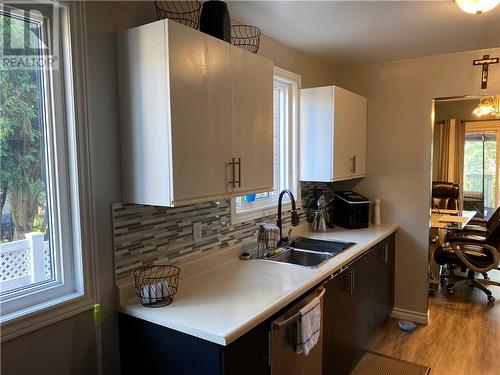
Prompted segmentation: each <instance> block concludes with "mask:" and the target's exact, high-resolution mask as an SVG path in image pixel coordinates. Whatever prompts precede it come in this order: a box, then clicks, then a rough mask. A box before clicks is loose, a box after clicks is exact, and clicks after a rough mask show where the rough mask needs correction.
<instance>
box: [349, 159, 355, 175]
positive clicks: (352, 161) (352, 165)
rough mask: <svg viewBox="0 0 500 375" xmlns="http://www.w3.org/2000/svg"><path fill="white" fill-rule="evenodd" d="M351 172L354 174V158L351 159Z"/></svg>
mask: <svg viewBox="0 0 500 375" xmlns="http://www.w3.org/2000/svg"><path fill="white" fill-rule="evenodd" d="M349 172H350V173H351V174H353V173H354V157H352V158H350V159H349Z"/></svg>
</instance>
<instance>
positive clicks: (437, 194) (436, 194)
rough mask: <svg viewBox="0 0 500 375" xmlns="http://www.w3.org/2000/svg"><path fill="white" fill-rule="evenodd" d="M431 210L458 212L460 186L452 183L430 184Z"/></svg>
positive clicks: (436, 182)
mask: <svg viewBox="0 0 500 375" xmlns="http://www.w3.org/2000/svg"><path fill="white" fill-rule="evenodd" d="M432 208H437V209H439V208H441V209H447V210H458V209H459V208H460V186H459V185H458V184H455V183H453V182H442V181H433V182H432Z"/></svg>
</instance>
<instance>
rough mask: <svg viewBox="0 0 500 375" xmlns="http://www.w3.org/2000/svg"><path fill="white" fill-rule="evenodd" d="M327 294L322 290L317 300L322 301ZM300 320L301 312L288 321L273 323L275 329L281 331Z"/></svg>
mask: <svg viewBox="0 0 500 375" xmlns="http://www.w3.org/2000/svg"><path fill="white" fill-rule="evenodd" d="M325 293H326V289H324V288H323V289H322V290H321V293H320V294H319V295H318V297H317V298H319V299H322V298H323V296H324V295H325ZM299 319H300V311H299V312H297V313H295V314H293V315H292V316H291V317H289V318H288V319H285V320H283V321H282V322H280V323H273V328H274V329H278V330H279V329H282V328H285V327H288V326H289V325H290V324H292V323H295V322H296V321H298V320H299Z"/></svg>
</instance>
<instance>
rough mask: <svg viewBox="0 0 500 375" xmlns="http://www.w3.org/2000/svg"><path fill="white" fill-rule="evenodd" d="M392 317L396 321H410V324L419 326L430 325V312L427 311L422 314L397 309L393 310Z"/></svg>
mask: <svg viewBox="0 0 500 375" xmlns="http://www.w3.org/2000/svg"><path fill="white" fill-rule="evenodd" d="M391 317H393V318H396V319H402V320H409V321H410V322H414V323H419V324H425V325H427V324H429V310H427V312H426V313H421V312H417V311H412V310H405V309H401V308H399V307H395V308H393V309H392V312H391Z"/></svg>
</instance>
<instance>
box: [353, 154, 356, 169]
mask: <svg viewBox="0 0 500 375" xmlns="http://www.w3.org/2000/svg"><path fill="white" fill-rule="evenodd" d="M352 164H353V169H354V171H353V173H356V155H354V156H353V157H352Z"/></svg>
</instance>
